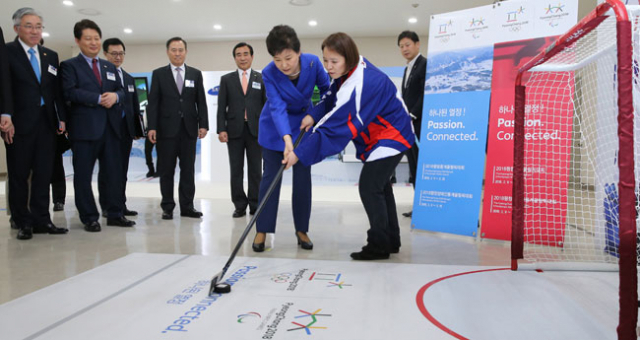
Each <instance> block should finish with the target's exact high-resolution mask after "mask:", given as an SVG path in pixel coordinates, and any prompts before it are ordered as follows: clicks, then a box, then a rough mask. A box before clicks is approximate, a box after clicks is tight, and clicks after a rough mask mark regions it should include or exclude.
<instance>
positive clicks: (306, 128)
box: [300, 115, 315, 131]
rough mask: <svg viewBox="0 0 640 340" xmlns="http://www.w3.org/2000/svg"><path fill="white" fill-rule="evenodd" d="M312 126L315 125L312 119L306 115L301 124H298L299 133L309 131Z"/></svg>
mask: <svg viewBox="0 0 640 340" xmlns="http://www.w3.org/2000/svg"><path fill="white" fill-rule="evenodd" d="M313 124H315V121H314V120H313V117H311V115H306V116H305V117H304V119H302V123H300V131H302V130H304V131H309V129H310V128H312V127H313Z"/></svg>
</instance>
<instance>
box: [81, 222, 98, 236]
mask: <svg viewBox="0 0 640 340" xmlns="http://www.w3.org/2000/svg"><path fill="white" fill-rule="evenodd" d="M84 230H86V231H88V232H90V233H97V232H99V231H100V230H102V228H100V222H98V221H93V222H90V223H87V224H85V225H84Z"/></svg>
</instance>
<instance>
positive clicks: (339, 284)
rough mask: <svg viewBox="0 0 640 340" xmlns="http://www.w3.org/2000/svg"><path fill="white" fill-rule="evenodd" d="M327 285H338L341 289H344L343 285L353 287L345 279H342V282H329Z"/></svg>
mask: <svg viewBox="0 0 640 340" xmlns="http://www.w3.org/2000/svg"><path fill="white" fill-rule="evenodd" d="M327 287H338V288H340V289H343V287H351V285H348V284H346V283H344V281H340V282H329V285H328V286H327Z"/></svg>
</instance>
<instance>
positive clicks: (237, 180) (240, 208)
mask: <svg viewBox="0 0 640 340" xmlns="http://www.w3.org/2000/svg"><path fill="white" fill-rule="evenodd" d="M233 58H234V59H235V62H236V65H237V66H238V69H237V70H236V71H233V72H231V73H228V74H225V75H224V76H222V78H221V79H220V91H219V92H218V128H217V131H218V139H219V140H220V142H221V143H227V147H228V149H229V165H230V168H231V201H232V202H233V205H234V206H235V210H234V211H233V217H242V216H244V215H246V214H247V205H248V206H249V212H250V213H251V215H253V214H254V213H255V211H256V209H257V207H258V191H259V188H260V180H261V178H262V149H261V148H260V145H259V144H258V121H259V119H260V112H262V106H264V103H265V102H266V101H267V96H266V92H265V89H264V84H263V83H262V75H261V74H260V73H259V72H256V71H253V70H251V63H252V62H253V47H251V45H249V44H247V43H244V42H241V43H238V44H237V45H236V46H235V47H234V48H233ZM245 150H246V154H247V168H248V169H247V170H248V178H249V191H248V194H245V192H244V186H243V179H244V154H245Z"/></svg>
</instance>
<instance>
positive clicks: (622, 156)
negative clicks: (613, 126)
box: [511, 0, 638, 339]
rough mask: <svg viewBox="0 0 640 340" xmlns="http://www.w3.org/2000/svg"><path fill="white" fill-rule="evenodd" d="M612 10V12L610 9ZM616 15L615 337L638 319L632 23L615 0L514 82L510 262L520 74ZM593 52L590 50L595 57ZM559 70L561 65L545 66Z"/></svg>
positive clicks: (521, 135)
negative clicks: (617, 280) (617, 306)
mask: <svg viewBox="0 0 640 340" xmlns="http://www.w3.org/2000/svg"><path fill="white" fill-rule="evenodd" d="M612 13H613V14H612ZM612 15H615V18H616V24H615V26H616V44H617V61H616V62H617V69H616V70H617V74H616V80H615V81H617V106H618V112H617V124H618V127H617V137H618V144H619V149H618V159H617V167H618V172H619V180H618V182H617V190H618V201H619V205H618V209H619V211H618V228H619V232H618V233H619V248H618V252H619V261H618V267H617V268H618V270H619V274H620V286H619V302H620V314H619V324H618V330H617V331H618V338H619V339H636V337H637V336H636V327H637V321H638V292H637V281H638V278H637V250H636V202H635V201H636V194H635V188H636V180H635V175H634V174H635V169H634V106H633V104H634V103H633V76H634V74H633V72H634V68H633V42H632V23H631V22H630V20H629V15H628V13H627V8H626V7H625V5H624V4H623V3H622V2H621V1H619V0H606V2H603V3H602V4H600V5H598V6H597V7H596V8H595V9H594V10H593V11H592V12H591V13H589V14H588V15H587V16H586V17H584V18H583V19H582V20H581V21H580V22H579V23H578V24H576V25H575V26H574V27H573V28H571V29H570V30H569V31H568V32H567V33H565V34H563V35H562V36H560V37H559V38H558V39H557V40H556V41H555V42H554V43H553V44H551V45H550V46H549V47H547V48H546V50H545V51H543V52H542V53H540V54H539V55H537V56H536V57H535V58H533V59H532V60H531V61H529V62H528V63H527V64H526V65H525V66H523V67H522V68H521V69H520V70H519V72H518V76H517V78H516V83H515V105H514V114H515V127H514V162H513V165H514V167H513V193H512V195H513V196H512V197H513V200H512V209H513V210H512V231H511V237H512V242H511V268H512V270H517V269H518V260H520V259H524V243H525V235H524V233H525V204H526V203H525V184H526V180H525V102H526V99H527V98H526V92H525V91H526V86H525V84H524V83H523V79H524V77H523V75H524V74H525V73H526V72H531V71H532V68H534V67H538V68H540V67H544V65H542V66H539V65H541V64H544V62H546V61H548V60H549V59H551V58H553V57H554V56H555V55H557V54H558V53H560V52H561V51H563V50H565V49H567V48H568V47H569V46H571V45H572V44H574V43H576V42H577V41H579V40H580V39H581V38H582V37H584V36H585V35H587V34H588V33H589V32H591V31H592V30H594V29H596V28H597V27H598V26H599V25H600V24H601V23H602V22H603V18H604V17H609V16H612ZM596 57H597V56H594V58H596ZM549 71H561V70H549Z"/></svg>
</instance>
